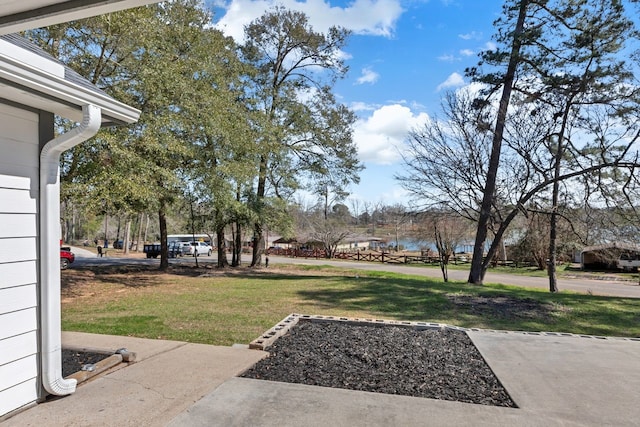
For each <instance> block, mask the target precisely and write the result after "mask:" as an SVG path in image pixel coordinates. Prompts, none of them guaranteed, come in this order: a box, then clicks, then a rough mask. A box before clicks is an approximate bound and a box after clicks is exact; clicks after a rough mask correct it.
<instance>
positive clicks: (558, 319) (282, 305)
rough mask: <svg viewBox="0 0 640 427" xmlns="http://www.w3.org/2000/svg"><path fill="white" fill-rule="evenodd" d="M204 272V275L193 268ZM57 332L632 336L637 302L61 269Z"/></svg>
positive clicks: (307, 270)
mask: <svg viewBox="0 0 640 427" xmlns="http://www.w3.org/2000/svg"><path fill="white" fill-rule="evenodd" d="M202 273H204V274H202ZM62 298H63V303H62V326H63V330H65V331H82V332H91V333H99V334H113V335H131V336H137V337H144V338H155V339H168V340H180V341H189V342H199V343H206V344H218V345H230V344H233V343H248V342H250V341H252V340H253V339H255V338H257V337H258V336H259V335H260V334H262V333H263V332H264V331H266V330H267V329H269V328H271V327H272V326H274V325H275V324H276V323H277V322H278V321H280V320H282V319H283V318H284V317H286V316H287V315H288V314H290V313H301V314H312V315H332V316H345V317H358V318H377V319H394V320H408V321H426V322H439V323H447V324H451V325H457V326H462V327H477V328H488V329H506V330H523V331H557V332H569V333H575V334H589V335H608V336H622V337H638V336H640V299H630V298H615V297H600V296H592V295H581V294H575V293H568V292H561V293H558V294H550V293H548V292H545V291H540V290H534V289H522V288H516V287H508V286H503V285H485V286H472V285H468V284H466V283H461V282H450V283H443V282H442V281H439V280H436V279H429V278H425V277H417V276H409V275H402V274H394V273H386V272H366V271H350V270H346V269H340V268H335V267H326V266H322V267H295V268H294V267H291V266H290V267H286V266H283V267H280V266H279V267H278V270H249V269H241V270H239V271H234V272H233V273H225V272H218V271H216V270H212V269H199V270H196V269H193V268H187V269H183V270H180V271H173V272H170V273H160V272H158V271H154V270H142V271H134V272H132V271H124V272H123V271H121V270H109V269H103V270H100V271H97V272H96V271H88V270H80V269H76V270H73V269H72V270H65V271H64V272H63V292H62Z"/></svg>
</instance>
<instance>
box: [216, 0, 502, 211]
mask: <svg viewBox="0 0 640 427" xmlns="http://www.w3.org/2000/svg"><path fill="white" fill-rule="evenodd" d="M207 4H209V5H210V6H211V8H212V9H213V11H214V22H215V24H216V27H217V28H219V29H221V30H222V31H224V32H225V33H226V34H227V35H230V36H233V37H234V38H235V39H236V40H238V41H242V34H243V26H244V25H246V24H248V23H249V22H251V21H252V20H254V19H255V18H257V17H258V16H260V15H262V14H263V13H264V11H265V10H267V9H268V8H270V7H272V6H273V5H275V4H276V2H271V1H262V0H257V1H253V0H208V1H207ZM277 4H281V5H284V6H285V7H287V8H290V9H294V10H300V11H302V12H304V13H306V14H307V16H308V17H309V21H310V24H311V25H312V26H313V28H314V29H315V30H317V31H323V32H324V31H326V30H327V29H328V28H329V27H330V26H331V25H339V26H342V27H345V28H347V29H350V30H352V31H353V35H352V36H351V37H350V39H349V42H348V44H347V46H346V48H345V51H344V54H345V57H346V58H347V60H346V63H347V65H348V66H349V67H350V71H349V74H348V76H347V78H346V79H344V80H342V81H340V82H339V83H338V85H337V86H336V89H335V93H336V95H337V96H338V97H339V99H341V101H342V102H343V103H344V104H346V105H348V106H350V107H351V108H352V109H353V110H354V111H355V112H356V113H357V115H358V121H357V123H356V124H355V127H354V141H355V143H356V144H357V146H358V153H359V158H360V160H361V161H362V163H363V164H364V166H365V170H364V171H363V172H362V173H361V181H360V184H359V185H357V186H353V187H352V188H351V189H350V190H351V192H352V196H350V197H352V198H355V199H357V200H359V201H360V202H369V203H379V202H381V203H384V204H387V205H390V204H395V203H404V204H406V203H407V202H408V200H409V197H408V195H407V194H406V193H405V192H404V190H402V188H401V187H400V186H399V184H398V183H397V182H396V181H395V180H394V179H393V176H394V174H396V173H398V172H401V170H402V162H401V157H400V153H401V152H402V150H403V141H404V140H405V138H406V135H407V132H408V131H409V130H410V129H411V128H413V127H415V126H418V125H420V124H421V123H424V121H425V120H427V119H428V117H430V116H431V117H432V116H433V115H435V114H439V105H440V98H441V97H442V95H443V94H444V92H445V91H446V90H455V89H457V88H460V87H463V86H465V85H467V84H468V83H469V82H468V81H467V79H466V78H465V77H464V70H465V68H467V67H469V66H473V65H475V64H476V63H477V61H478V56H477V55H478V52H480V51H481V50H484V49H487V48H488V47H490V46H491V45H492V39H491V37H492V35H493V33H494V28H493V25H492V24H493V21H494V20H495V19H496V18H497V17H498V16H499V14H500V11H501V8H502V4H503V1H502V0H417V1H412V0H409V1H404V0H403V1H399V0H355V1H353V2H345V1H335V0H331V1H330V2H328V1H322V0H307V1H304V2H300V1H293V0H284V1H278V2H277Z"/></svg>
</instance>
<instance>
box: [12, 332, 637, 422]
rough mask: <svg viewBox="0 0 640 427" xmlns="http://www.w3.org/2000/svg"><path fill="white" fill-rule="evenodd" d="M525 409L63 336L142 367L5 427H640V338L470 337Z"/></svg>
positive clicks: (215, 356) (216, 350) (206, 353)
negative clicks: (354, 387) (265, 374)
mask: <svg viewBox="0 0 640 427" xmlns="http://www.w3.org/2000/svg"><path fill="white" fill-rule="evenodd" d="M469 336H470V337H471V339H472V340H473V342H474V343H475V344H476V346H477V347H478V349H479V350H480V352H481V353H482V355H483V357H484V358H485V359H486V361H487V363H488V364H489V366H490V367H491V368H492V369H493V371H494V372H495V374H496V375H497V377H498V379H499V380H500V381H501V382H502V383H503V385H504V386H505V387H506V389H507V391H508V392H509V393H510V395H511V397H512V398H513V399H514V401H515V402H516V403H517V405H518V406H519V407H518V408H497V407H491V406H484V405H474V404H467V403H458V402H448V401H439V400H433V399H422V398H414V397H403V396H393V395H385V394H376V393H366V392H358V391H350V390H341V389H331V388H323V387H314V386H305V385H298V384H284V383H277V382H269V381H261V380H251V379H245V378H238V377H237V375H238V374H239V373H241V372H242V371H244V370H245V369H247V368H249V367H250V366H252V365H253V364H254V363H255V362H257V361H258V360H259V359H261V358H262V357H264V356H265V355H266V353H264V352H261V351H258V350H248V349H245V348H231V347H219V346H209V345H201V344H188V343H183V342H175V341H159V340H146V339H138V338H130V337H118V336H108V335H93V334H84V333H69V332H66V333H63V342H64V344H65V345H74V346H86V347H95V348H105V349H117V348H121V347H126V348H127V349H129V350H130V351H134V352H136V353H137V360H138V361H137V362H136V363H133V364H130V365H129V366H126V367H123V368H121V369H117V370H114V371H112V372H109V373H107V374H104V375H102V376H99V377H97V378H96V379H93V380H91V381H89V382H87V383H83V384H81V385H80V386H79V387H78V389H77V391H76V392H75V393H74V394H72V395H71V396H67V397H64V398H58V399H52V400H49V401H47V402H45V403H42V404H39V405H37V406H35V407H32V408H30V409H27V410H26V411H24V412H22V413H20V414H17V415H16V416H14V417H12V418H10V419H8V420H6V421H5V422H4V423H2V425H3V427H5V426H6V427H13V426H41V425H48V426H114V425H117V426H165V425H167V426H300V425H306V426H638V425H640V404H639V403H638V402H640V369H638V368H639V367H640V360H639V358H640V341H636V340H624V339H615V338H609V339H599V338H593V337H578V336H574V335H568V336H565V335H560V334H524V333H505V332H496V331H470V332H469Z"/></svg>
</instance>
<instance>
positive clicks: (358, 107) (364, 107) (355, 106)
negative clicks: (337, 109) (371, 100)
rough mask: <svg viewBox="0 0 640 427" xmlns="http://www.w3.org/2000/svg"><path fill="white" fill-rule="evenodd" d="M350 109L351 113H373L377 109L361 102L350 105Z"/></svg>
mask: <svg viewBox="0 0 640 427" xmlns="http://www.w3.org/2000/svg"><path fill="white" fill-rule="evenodd" d="M349 108H350V109H351V111H373V110H375V109H376V107H375V106H374V105H371V104H367V103H365V102H361V101H356V102H352V103H351V105H349Z"/></svg>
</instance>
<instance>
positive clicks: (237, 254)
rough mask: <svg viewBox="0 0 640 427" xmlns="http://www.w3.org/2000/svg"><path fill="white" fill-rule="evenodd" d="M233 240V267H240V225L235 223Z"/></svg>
mask: <svg viewBox="0 0 640 427" xmlns="http://www.w3.org/2000/svg"><path fill="white" fill-rule="evenodd" d="M233 239H234V240H233V255H234V260H233V266H234V267H240V264H241V263H242V225H240V223H239V222H236V232H235V235H234V236H233Z"/></svg>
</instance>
